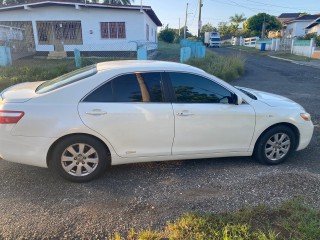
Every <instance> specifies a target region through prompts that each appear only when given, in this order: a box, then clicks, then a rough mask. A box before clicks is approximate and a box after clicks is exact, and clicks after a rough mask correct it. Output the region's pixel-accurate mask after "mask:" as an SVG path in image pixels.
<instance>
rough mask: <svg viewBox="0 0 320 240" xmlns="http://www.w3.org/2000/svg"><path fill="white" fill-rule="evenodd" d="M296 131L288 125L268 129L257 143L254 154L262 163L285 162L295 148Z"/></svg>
mask: <svg viewBox="0 0 320 240" xmlns="http://www.w3.org/2000/svg"><path fill="white" fill-rule="evenodd" d="M295 146H296V139H295V134H294V132H293V131H292V130H291V129H290V128H289V127H287V126H281V125H279V126H276V127H273V128H271V129H269V130H267V131H266V132H265V133H263V135H262V136H261V137H260V139H259V140H258V142H257V143H256V146H255V149H254V153H253V156H254V158H255V159H256V160H258V161H259V162H260V163H263V164H267V165H275V164H279V163H282V162H284V161H285V160H287V159H288V157H289V156H290V155H291V154H292V152H293V151H294V150H295Z"/></svg>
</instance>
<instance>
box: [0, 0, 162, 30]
mask: <svg viewBox="0 0 320 240" xmlns="http://www.w3.org/2000/svg"><path fill="white" fill-rule="evenodd" d="M48 6H64V7H74V8H76V7H81V8H102V9H121V10H131V11H132V10H136V11H141V10H142V11H144V12H145V13H146V14H148V16H149V17H150V18H151V19H152V21H153V22H154V23H155V24H156V25H157V26H158V27H161V26H162V23H161V21H160V20H159V18H158V17H157V15H156V14H155V12H154V11H153V10H152V8H151V7H150V6H140V5H111V4H100V3H82V2H78V1H72V0H71V1H63V0H57V1H56V0H55V1H50V0H48V1H37V2H30V3H22V4H14V5H8V6H4V7H0V12H2V11H12V10H17V9H32V8H39V7H48Z"/></svg>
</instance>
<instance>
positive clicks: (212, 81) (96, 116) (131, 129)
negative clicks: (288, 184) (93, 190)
mask: <svg viewBox="0 0 320 240" xmlns="http://www.w3.org/2000/svg"><path fill="white" fill-rule="evenodd" d="M257 77H258V76H257ZM312 134H313V124H312V122H311V117H310V115H309V114H308V113H307V112H306V111H305V110H304V109H303V107H301V106H300V105H299V104H297V103H295V102H293V101H291V100H289V99H287V98H285V97H281V96H278V95H274V94H271V93H266V92H261V91H257V90H252V89H247V88H241V87H233V86H231V85H229V84H228V83H226V82H224V81H222V80H220V79H218V78H216V77H214V76H212V75H210V74H208V73H206V72H204V71H203V70H200V69H198V68H195V67H191V66H188V65H184V64H179V63H170V62H161V61H114V62H105V63H98V64H96V65H92V66H88V67H84V68H81V69H78V70H76V71H74V72H71V73H68V74H65V75H63V76H61V77H58V78H55V79H53V80H50V81H43V82H27V83H22V84H18V85H14V86H12V87H10V88H8V89H6V90H4V91H3V92H2V93H1V97H0V158H2V159H4V160H7V161H12V162H17V163H22V164H28V165H33V166H39V167H49V168H50V169H52V170H53V171H56V172H57V173H58V174H60V175H61V176H62V177H64V178H66V179H68V180H70V181H74V182H85V181H89V180H92V179H94V178H96V177H98V176H99V175H101V174H102V173H103V172H104V171H105V170H106V169H107V168H108V167H110V166H111V165H117V164H127V163H134V162H148V161H165V160H181V159H198V158H215V157H232V156H251V155H253V156H254V158H256V159H257V160H258V161H260V162H261V163H265V164H278V163H281V162H283V161H285V160H286V159H287V158H288V157H289V156H290V154H291V153H292V152H294V151H296V150H302V149H304V148H305V147H307V145H308V144H309V142H310V140H311V137H312Z"/></svg>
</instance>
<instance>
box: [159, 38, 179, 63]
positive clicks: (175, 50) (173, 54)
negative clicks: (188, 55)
mask: <svg viewBox="0 0 320 240" xmlns="http://www.w3.org/2000/svg"><path fill="white" fill-rule="evenodd" d="M156 59H157V60H161V61H171V62H179V61H180V44H176V43H165V42H161V41H160V42H159V45H158V54H157V57H156Z"/></svg>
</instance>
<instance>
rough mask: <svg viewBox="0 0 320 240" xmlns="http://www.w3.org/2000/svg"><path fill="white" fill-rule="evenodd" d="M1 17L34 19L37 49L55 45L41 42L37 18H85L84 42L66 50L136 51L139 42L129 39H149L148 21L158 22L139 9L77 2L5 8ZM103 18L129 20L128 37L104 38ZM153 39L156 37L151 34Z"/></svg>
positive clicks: (40, 49)
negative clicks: (64, 5) (69, 4)
mask: <svg viewBox="0 0 320 240" xmlns="http://www.w3.org/2000/svg"><path fill="white" fill-rule="evenodd" d="M0 21H32V25H33V32H34V35H35V36H34V39H35V45H36V51H53V45H40V44H39V42H38V34H37V28H36V21H81V27H82V39H83V44H82V45H65V46H64V49H65V51H73V50H74V48H78V49H79V50H80V51H135V50H136V44H135V43H129V42H130V41H146V23H148V24H149V26H150V29H154V30H155V31H157V26H156V24H154V22H153V21H152V20H151V19H150V18H149V16H148V15H147V14H146V13H145V12H140V11H139V10H121V9H99V8H82V7H81V8H80V9H79V10H78V9H76V8H75V7H74V6H70V7H62V6H51V7H41V8H31V9H30V10H22V9H21V10H12V11H4V12H1V14H0ZM100 22H125V24H126V38H125V39H102V38H101V34H100ZM153 34H154V33H153ZM150 35H151V33H150ZM153 37H154V36H153ZM151 39H154V38H152V36H151V37H150V40H151Z"/></svg>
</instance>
